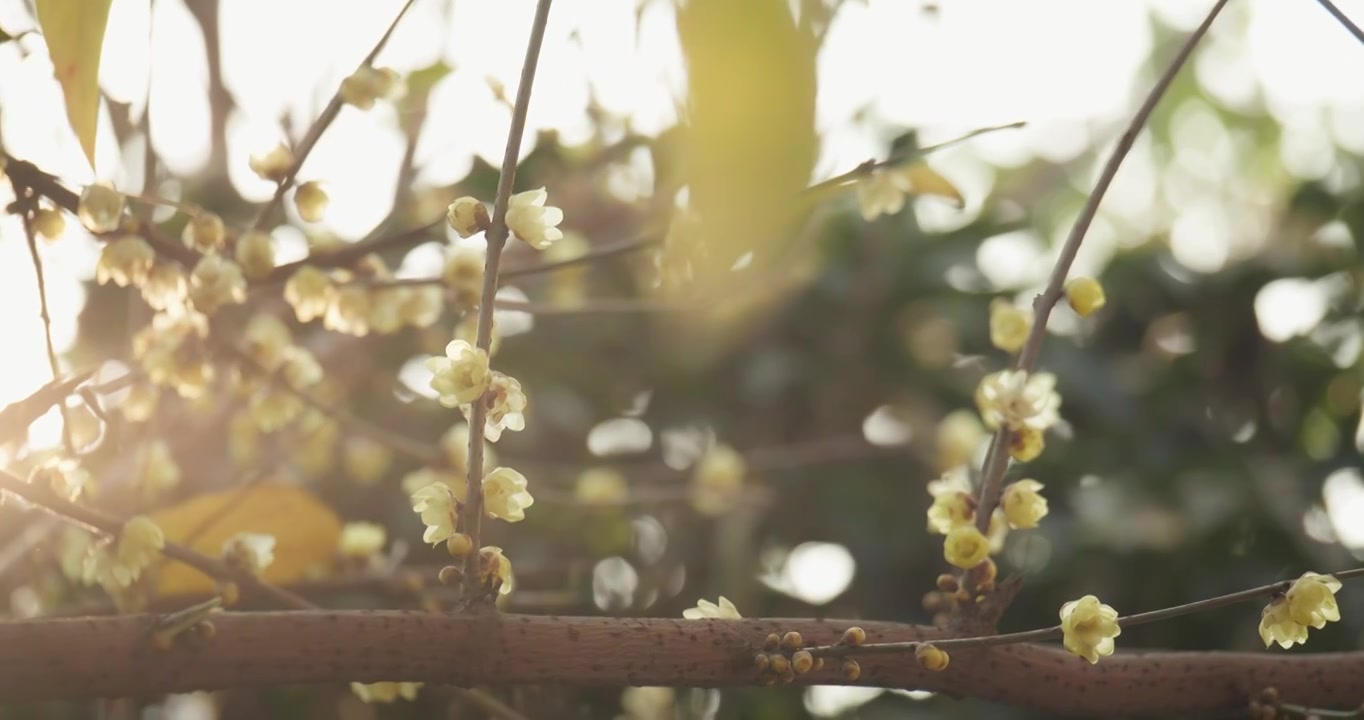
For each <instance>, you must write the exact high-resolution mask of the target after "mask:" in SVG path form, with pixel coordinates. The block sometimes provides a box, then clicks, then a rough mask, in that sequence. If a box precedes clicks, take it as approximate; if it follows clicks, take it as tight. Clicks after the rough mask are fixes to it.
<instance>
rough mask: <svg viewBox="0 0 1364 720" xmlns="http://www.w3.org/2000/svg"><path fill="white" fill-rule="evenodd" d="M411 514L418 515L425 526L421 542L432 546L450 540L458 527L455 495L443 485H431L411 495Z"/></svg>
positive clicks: (448, 487)
mask: <svg viewBox="0 0 1364 720" xmlns="http://www.w3.org/2000/svg"><path fill="white" fill-rule="evenodd" d="M412 512H415V513H418V514H420V515H421V518H422V523H423V524H424V525H426V532H424V533H422V542H427V543H431V544H432V545H436V544H439V543H442V542H445V541H446V540H448V539H450V536H451V535H454V534H455V528H457V527H458V526H459V512H458V508H457V505H456V502H455V495H454V493H453V492H451V490H450V486H449V485H446V484H444V483H432V484H430V485H427V486H426V487H423V488H420V489H419V490H417V491H416V492H414V493H412Z"/></svg>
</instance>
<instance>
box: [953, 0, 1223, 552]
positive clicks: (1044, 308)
mask: <svg viewBox="0 0 1364 720" xmlns="http://www.w3.org/2000/svg"><path fill="white" fill-rule="evenodd" d="M1226 4H1227V0H1217V4H1215V5H1213V7H1212V9H1211V10H1209V11H1208V16H1207V17H1206V18H1204V19H1203V23H1202V24H1201V25H1199V26H1198V29H1196V30H1194V31H1193V33H1192V34H1190V35H1189V38H1188V39H1187V40H1185V41H1184V45H1183V47H1181V48H1180V49H1179V52H1178V53H1177V54H1176V55H1175V57H1174V59H1173V60H1171V61H1170V66H1169V67H1167V68H1166V69H1165V73H1164V74H1162V75H1161V76H1160V79H1159V80H1157V81H1156V84H1155V85H1154V86H1153V87H1152V88H1151V92H1149V93H1147V95H1146V99H1145V100H1144V101H1142V103H1141V107H1139V108H1137V112H1136V114H1135V115H1133V116H1132V120H1131V122H1129V123H1128V124H1127V129H1126V130H1124V131H1123V133H1122V136H1121V137H1120V138H1118V144H1117V146H1116V147H1114V148H1113V153H1112V154H1111V155H1109V157H1108V163H1107V164H1105V165H1104V169H1103V172H1102V173H1101V174H1100V175H1099V179H1098V181H1097V182H1095V184H1094V191H1093V192H1091V193H1090V194H1089V199H1088V200H1087V201H1086V202H1085V206H1084V208H1083V209H1082V210H1081V211H1080V216H1079V217H1077V218H1076V219H1075V225H1074V227H1072V228H1071V231H1070V236H1069V237H1067V238H1066V242H1065V244H1064V245H1063V246H1061V254H1060V256H1059V257H1057V258H1056V266H1055V267H1054V268H1053V269H1052V272H1051V279H1050V280H1048V281H1047V287H1046V289H1045V290H1043V291H1042V294H1041V295H1038V296H1037V298H1036V299H1035V300H1033V316H1034V319H1033V326H1032V329H1031V330H1030V331H1029V333H1028V339H1027V342H1026V343H1024V345H1023V349H1022V350H1021V351H1020V352H1019V353H1018V359H1017V361H1015V363H1014V368H1015V369H1018V370H1024V371H1027V372H1032V370H1033V368H1034V367H1035V366H1036V365H1037V354H1038V352H1039V351H1041V349H1042V340H1043V339H1044V338H1045V336H1046V334H1047V318H1048V317H1050V316H1051V311H1052V308H1054V307H1056V303H1057V301H1059V300H1060V299H1061V297H1062V296H1063V295H1064V294H1065V284H1066V276H1067V275H1069V274H1070V266H1071V264H1072V263H1074V262H1075V255H1076V254H1077V253H1079V251H1080V243H1082V242H1084V239H1085V233H1086V232H1088V230H1089V225H1090V223H1092V222H1093V221H1094V216H1095V215H1096V214H1097V213H1098V211H1099V203H1100V202H1102V201H1103V197H1104V193H1106V192H1108V187H1109V186H1110V185H1112V184H1113V178H1114V177H1115V176H1116V175H1117V174H1118V168H1119V167H1121V166H1122V161H1123V158H1125V157H1127V153H1128V151H1130V150H1131V149H1132V144H1133V143H1134V142H1136V139H1137V134H1138V133H1140V132H1141V129H1142V127H1143V126H1145V125H1146V121H1147V119H1148V118H1150V117H1151V112H1152V111H1153V110H1155V108H1156V105H1157V104H1158V103H1159V102H1160V99H1161V98H1162V97H1164V95H1165V91H1166V90H1168V89H1169V88H1170V84H1171V83H1172V82H1174V79H1175V76H1176V75H1178V74H1179V71H1180V69H1181V68H1183V67H1184V63H1185V62H1186V61H1187V60H1188V59H1189V56H1190V55H1191V54H1193V50H1194V47H1195V46H1197V45H1198V42H1199V41H1200V40H1202V39H1203V36H1204V35H1206V34H1207V32H1208V28H1209V27H1211V26H1212V22H1213V20H1215V19H1216V18H1217V15H1218V13H1220V12H1222V8H1223V7H1225V6H1226ZM1009 440H1010V432H1009V428H1008V427H1007V426H1005V427H1001V428H1000V430H999V432H998V433H996V435H995V438H994V440H993V442H992V443H991V445H990V453H989V455H988V456H987V457H986V460H985V467H984V470H983V472H982V478H983V479H982V481H981V490H980V506H979V510H978V512H977V517H976V525H977V526H978V527H979V528H980V531H981V532H986V531H987V530H988V529H989V526H990V515H991V513H992V512H993V511H994V507H995V504H996V503H998V502H999V493H1000V485H1001V483H1002V482H1003V480H1004V471H1005V470H1006V469H1007V468H1008V464H1009V463H1008V458H1009Z"/></svg>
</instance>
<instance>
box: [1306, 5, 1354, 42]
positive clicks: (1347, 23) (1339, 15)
mask: <svg viewBox="0 0 1364 720" xmlns="http://www.w3.org/2000/svg"><path fill="white" fill-rule="evenodd" d="M1317 2H1318V3H1320V4H1321V6H1322V7H1324V8H1326V12H1328V13H1331V17H1334V18H1335V19H1336V22H1338V23H1340V24H1341V26H1342V27H1344V28H1345V29H1346V30H1349V31H1350V34H1351V35H1354V36H1355V39H1356V40H1358V41H1360V42H1362V43H1364V30H1360V29H1359V26H1358V25H1356V24H1354V22H1353V21H1351V20H1350V18H1348V17H1345V13H1343V12H1341V11H1340V8H1338V7H1336V4H1335V3H1333V2H1331V0H1317Z"/></svg>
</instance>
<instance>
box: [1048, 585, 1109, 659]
mask: <svg viewBox="0 0 1364 720" xmlns="http://www.w3.org/2000/svg"><path fill="white" fill-rule="evenodd" d="M1061 634H1062V638H1063V642H1064V644H1065V646H1066V650H1069V651H1070V653H1071V654H1072V655H1078V656H1080V657H1082V658H1084V659H1086V660H1088V661H1089V662H1090V663H1097V662H1099V657H1100V656H1104V657H1106V656H1109V655H1112V654H1113V649H1114V643H1113V638H1115V637H1117V636H1119V635H1121V634H1122V628H1120V627H1118V611H1117V610H1114V609H1113V608H1111V607H1109V606H1108V605H1104V604H1103V603H1101V602H1099V598H1097V597H1094V596H1093V595H1086V596H1084V597H1082V598H1080V599H1079V600H1072V601H1070V602H1068V603H1066V604H1065V605H1062V606H1061Z"/></svg>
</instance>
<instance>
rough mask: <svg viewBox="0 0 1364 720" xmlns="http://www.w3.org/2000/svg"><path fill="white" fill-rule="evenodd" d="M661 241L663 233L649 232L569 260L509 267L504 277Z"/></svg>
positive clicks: (582, 261)
mask: <svg viewBox="0 0 1364 720" xmlns="http://www.w3.org/2000/svg"><path fill="white" fill-rule="evenodd" d="M661 242H663V235H661V234H659V233H647V234H645V235H642V236H640V237H637V238H634V239H632V240H626V241H624V242H619V243H616V244H615V245H606V246H604V247H600V248H593V249H591V250H589V251H587V252H585V253H583V254H582V255H579V256H578V257H573V258H568V259H567V260H559V261H556V262H542V263H538V264H535V265H527V266H526V267H519V268H507V269H506V270H503V271H502V278H503V279H506V278H513V277H521V276H523V275H539V274H541V273H547V272H553V271H555V270H560V269H562V268H566V267H572V266H574V265H583V264H586V263H590V262H596V261H598V260H603V259H605V258H609V257H615V256H617V255H625V254H627V253H632V252H635V251H637V250H642V249H644V248H647V247H653V246H654V245H657V244H659V243H661Z"/></svg>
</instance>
